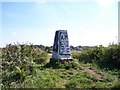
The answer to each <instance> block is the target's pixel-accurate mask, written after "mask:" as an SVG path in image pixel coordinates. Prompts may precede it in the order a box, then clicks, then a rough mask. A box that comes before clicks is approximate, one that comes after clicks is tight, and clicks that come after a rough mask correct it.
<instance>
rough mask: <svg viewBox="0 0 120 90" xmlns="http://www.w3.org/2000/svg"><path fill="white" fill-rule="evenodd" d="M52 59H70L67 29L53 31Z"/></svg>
mask: <svg viewBox="0 0 120 90" xmlns="http://www.w3.org/2000/svg"><path fill="white" fill-rule="evenodd" d="M52 59H55V60H69V59H70V60H71V59H72V58H71V51H70V46H69V39H68V33H67V30H57V31H56V32H55V38H54V44H53V52H52Z"/></svg>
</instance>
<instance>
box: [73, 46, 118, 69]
mask: <svg viewBox="0 0 120 90" xmlns="http://www.w3.org/2000/svg"><path fill="white" fill-rule="evenodd" d="M73 55H74V56H73V57H74V58H76V59H79V61H80V62H85V63H96V64H98V65H99V66H100V67H105V68H109V69H114V68H116V69H120V45H117V44H112V45H109V46H108V47H103V46H95V47H92V48H89V49H87V50H84V51H82V52H80V53H79V54H78V53H77V54H73Z"/></svg>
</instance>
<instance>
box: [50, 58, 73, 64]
mask: <svg viewBox="0 0 120 90" xmlns="http://www.w3.org/2000/svg"><path fill="white" fill-rule="evenodd" d="M57 61H61V62H69V61H73V59H72V58H71V59H66V58H65V59H59V60H58V59H53V58H50V63H52V62H57Z"/></svg>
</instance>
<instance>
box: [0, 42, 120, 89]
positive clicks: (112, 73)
mask: <svg viewBox="0 0 120 90" xmlns="http://www.w3.org/2000/svg"><path fill="white" fill-rule="evenodd" d="M72 55H73V61H64V62H63V61H60V60H59V61H57V62H54V61H53V62H48V60H49V56H48V54H47V52H46V51H43V50H40V49H39V48H37V47H34V46H33V45H27V44H23V45H20V44H16V45H11V44H9V45H7V46H6V47H5V48H3V49H2V55H1V57H2V66H1V68H2V72H1V74H0V75H1V77H2V84H0V87H2V89H4V88H120V83H119V82H120V81H119V80H120V71H119V69H120V45H115V44H114V45H110V46H108V47H103V46H99V47H97V46H96V47H93V48H90V49H86V50H83V51H82V52H73V53H72Z"/></svg>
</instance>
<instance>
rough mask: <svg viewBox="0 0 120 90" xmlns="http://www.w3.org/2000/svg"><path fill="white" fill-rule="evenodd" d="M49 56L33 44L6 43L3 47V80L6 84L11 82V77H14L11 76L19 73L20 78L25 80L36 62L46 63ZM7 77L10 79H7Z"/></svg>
mask: <svg viewBox="0 0 120 90" xmlns="http://www.w3.org/2000/svg"><path fill="white" fill-rule="evenodd" d="M47 57H48V56H47V53H46V52H44V51H41V50H40V49H39V48H36V47H34V45H31V44H30V45H28V44H22V45H20V44H15V45H12V44H9V45H6V47H5V48H3V49H2V70H3V72H2V76H3V78H2V79H3V80H2V82H3V83H4V84H6V82H8V81H9V84H10V83H11V82H12V80H11V79H13V77H10V76H11V75H15V76H16V75H17V76H19V77H20V78H19V79H20V80H23V81H24V79H25V77H26V74H28V73H31V72H33V64H34V62H35V63H37V64H42V63H45V62H46V61H47ZM12 73H13V74H12ZM6 78H9V79H10V80H9V79H8V80H7V81H6ZM4 79H5V80H4Z"/></svg>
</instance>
